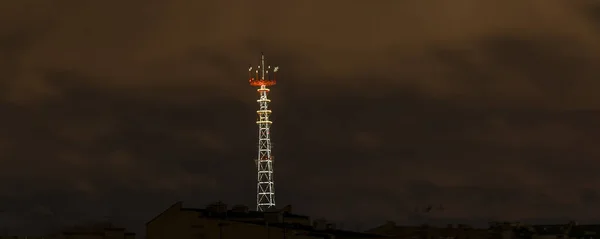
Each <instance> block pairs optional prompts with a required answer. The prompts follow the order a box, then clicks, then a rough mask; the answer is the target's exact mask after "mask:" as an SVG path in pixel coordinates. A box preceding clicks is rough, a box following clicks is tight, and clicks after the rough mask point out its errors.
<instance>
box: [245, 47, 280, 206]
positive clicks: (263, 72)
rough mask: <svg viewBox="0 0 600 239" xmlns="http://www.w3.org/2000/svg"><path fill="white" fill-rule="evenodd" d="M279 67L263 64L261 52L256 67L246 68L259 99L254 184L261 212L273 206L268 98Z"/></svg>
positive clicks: (263, 58) (273, 185)
mask: <svg viewBox="0 0 600 239" xmlns="http://www.w3.org/2000/svg"><path fill="white" fill-rule="evenodd" d="M278 69H279V67H273V68H271V66H265V56H264V55H263V54H261V58H260V65H259V66H258V67H257V69H254V71H253V67H252V66H250V68H249V69H248V74H249V82H250V85H251V86H255V87H258V89H257V91H258V94H259V99H258V100H257V102H258V105H259V109H258V111H256V113H257V114H258V120H257V121H256V124H257V125H258V158H257V159H256V161H255V162H256V168H257V171H258V179H257V185H256V210H257V211H260V212H263V211H266V210H267V209H269V208H273V207H275V183H274V180H273V155H272V153H271V132H270V131H271V124H273V122H272V121H271V120H270V119H269V116H270V115H271V110H270V109H269V103H270V102H271V100H269V98H268V94H269V91H270V90H269V88H267V86H272V85H275V84H276V83H277V81H276V73H277V70H278Z"/></svg>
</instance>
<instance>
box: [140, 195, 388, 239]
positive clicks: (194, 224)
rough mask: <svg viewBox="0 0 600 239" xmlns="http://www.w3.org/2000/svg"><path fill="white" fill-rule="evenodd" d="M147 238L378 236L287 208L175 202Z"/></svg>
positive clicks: (339, 238) (341, 238) (350, 238)
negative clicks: (195, 205)
mask: <svg viewBox="0 0 600 239" xmlns="http://www.w3.org/2000/svg"><path fill="white" fill-rule="evenodd" d="M146 237H147V239H174V238H177V239H192V238H194V239H243V238H247V239H251V238H260V239H266V238H268V239H329V238H331V239H333V238H335V239H355V238H356V239H358V238H385V237H384V236H382V235H375V234H369V233H360V232H351V231H344V230H339V229H336V228H335V225H334V224H332V223H327V222H326V221H325V220H314V221H312V220H311V219H310V217H308V216H303V215H297V214H293V213H292V212H291V207H290V206H287V207H285V208H283V209H280V210H271V211H266V212H259V211H249V210H248V208H247V207H245V206H234V207H233V208H231V209H229V208H228V207H227V205H226V204H224V203H222V202H218V203H214V204H211V205H209V206H207V207H206V208H201V209H197V208H184V207H183V206H182V203H181V202H177V203H175V204H173V205H172V206H170V207H169V208H167V209H166V210H165V211H164V212H162V213H160V214H159V215H158V216H156V217H155V218H153V219H152V220H150V221H149V222H148V223H147V224H146Z"/></svg>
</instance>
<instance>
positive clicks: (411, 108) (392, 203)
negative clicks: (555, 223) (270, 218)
mask: <svg viewBox="0 0 600 239" xmlns="http://www.w3.org/2000/svg"><path fill="white" fill-rule="evenodd" d="M261 11H265V12H268V14H259V13H261ZM261 52H264V54H265V56H266V57H267V58H268V59H269V62H271V64H273V65H278V66H280V67H281V69H280V71H279V72H280V73H279V76H278V84H277V85H276V86H273V87H272V91H271V95H270V98H271V99H272V100H273V102H272V103H271V109H272V110H273V114H272V119H273V121H274V123H273V126H272V138H273V143H274V145H275V148H274V149H273V151H274V157H275V166H274V167H275V185H276V186H275V187H276V189H275V191H276V195H275V198H276V202H277V206H278V207H281V206H284V205H287V204H291V205H293V206H294V211H296V212H298V213H301V214H306V215H310V216H314V217H324V218H327V219H329V220H332V221H336V222H345V224H358V223H362V224H363V225H365V226H364V227H365V228H368V226H366V225H378V224H381V223H384V222H385V221H386V220H393V221H396V222H397V223H399V224H403V223H406V224H410V223H419V220H420V219H418V218H415V216H414V215H412V214H411V212H413V211H414V208H415V207H420V208H422V207H426V206H427V205H434V206H437V205H444V207H445V210H444V211H443V212H440V213H436V214H435V215H432V217H434V218H435V219H436V220H442V221H443V220H448V221H460V220H467V221H468V220H470V219H474V220H475V221H477V222H478V223H480V224H483V223H487V220H488V219H490V218H499V219H503V220H509V221H513V220H520V219H523V218H535V219H536V220H540V221H543V220H549V219H552V218H569V219H572V220H577V221H579V222H581V223H584V222H594V221H597V222H600V218H598V217H597V216H595V215H594V214H593V213H592V212H594V211H598V210H600V191H599V188H600V176H599V175H600V174H598V173H597V172H598V171H599V170H600V163H599V162H598V158H599V157H600V150H599V149H598V147H596V146H597V145H598V144H599V143H600V137H598V136H599V135H600V127H597V126H596V124H597V122H599V121H600V111H599V109H600V94H598V91H599V90H600V81H598V79H600V3H598V2H597V1H594V0H571V1H563V0H544V1H521V0H505V1H480V0H460V1H457V2H453V3H450V2H448V1H445V0H431V1H392V0H382V1H377V2H376V3H375V2H373V3H364V2H348V1H341V0H331V1H327V2H316V1H313V0H307V1H298V2H281V1H274V0H265V1H258V2H256V1H254V2H247V1H240V0H229V1H208V0H206V1H188V0H173V1H168V2H160V1H140V0H131V1H110V0H109V1H95V2H92V1H89V2H88V1H83V2H82V1H74V0H59V1H52V2H49V1H48V2H43V1H42V2H40V1H33V0H21V1H1V2H0V83H1V84H0V86H1V87H0V92H1V94H0V96H1V98H0V115H1V117H0V122H1V125H2V130H0V132H1V134H0V163H1V165H0V179H2V180H0V189H1V190H0V192H1V196H0V210H3V211H6V212H3V213H0V218H1V219H0V224H1V223H4V224H6V225H7V227H8V228H7V229H6V230H11V229H10V228H11V227H12V226H14V227H15V228H29V229H28V230H32V231H42V230H47V229H48V227H50V226H52V225H53V223H54V221H64V222H70V221H86V220H104V219H105V218H106V217H112V218H118V220H121V221H122V222H123V223H122V224H124V226H126V227H127V228H130V229H131V230H133V231H135V232H138V233H139V232H140V230H142V228H143V224H144V223H145V222H146V221H147V220H149V219H150V218H152V217H153V216H155V215H156V214H157V213H159V212H160V211H161V210H164V208H165V207H167V206H168V205H170V204H172V203H173V202H175V201H184V202H186V203H190V204H191V206H193V207H203V206H204V205H205V204H207V203H210V202H213V201H216V200H222V201H224V202H228V203H230V204H231V205H233V204H245V205H249V206H252V205H253V204H254V203H255V200H256V198H255V195H256V168H255V164H254V161H253V160H254V159H255V158H256V150H257V149H256V143H257V139H256V134H257V126H256V123H255V120H256V113H255V112H256V110H257V107H258V106H257V103H256V89H254V88H253V87H251V86H249V85H248V79H247V73H246V72H247V66H248V65H249V64H255V63H256V61H257V59H258V57H260V53H261ZM115 220H117V219H115ZM473 223H475V222H473ZM14 230H16V229H14Z"/></svg>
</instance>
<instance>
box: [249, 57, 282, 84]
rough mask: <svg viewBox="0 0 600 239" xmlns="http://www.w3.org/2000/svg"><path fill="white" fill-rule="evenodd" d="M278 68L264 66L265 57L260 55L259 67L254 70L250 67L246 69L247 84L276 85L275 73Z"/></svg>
mask: <svg viewBox="0 0 600 239" xmlns="http://www.w3.org/2000/svg"><path fill="white" fill-rule="evenodd" d="M278 70H279V67H278V66H275V67H271V66H269V65H266V66H265V55H264V54H261V58H260V65H258V66H257V67H256V69H254V67H252V66H250V68H249V69H248V82H249V83H250V85H251V86H258V87H260V86H272V85H275V84H277V77H276V76H277V71H278Z"/></svg>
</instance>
